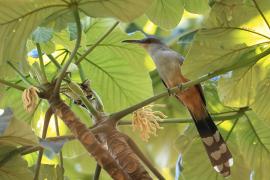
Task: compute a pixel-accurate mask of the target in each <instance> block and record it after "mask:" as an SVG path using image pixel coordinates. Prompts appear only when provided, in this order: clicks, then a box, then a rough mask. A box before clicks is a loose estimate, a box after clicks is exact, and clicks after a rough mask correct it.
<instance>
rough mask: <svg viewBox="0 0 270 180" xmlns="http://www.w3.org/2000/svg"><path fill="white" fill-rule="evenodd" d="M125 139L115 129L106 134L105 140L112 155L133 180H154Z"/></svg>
mask: <svg viewBox="0 0 270 180" xmlns="http://www.w3.org/2000/svg"><path fill="white" fill-rule="evenodd" d="M125 137H126V135H124V134H122V133H120V132H119V131H117V130H116V129H114V128H113V129H111V130H110V131H107V132H106V134H105V137H104V138H103V139H106V141H107V146H108V150H109V152H110V153H111V155H112V156H113V157H114V159H115V160H116V161H117V162H118V164H120V166H121V167H122V168H123V169H124V171H125V172H126V173H128V174H129V176H130V177H131V178H132V179H140V180H149V179H152V178H151V176H150V175H149V174H148V172H147V171H146V170H145V168H144V166H143V165H142V164H141V162H140V161H139V158H138V156H137V155H136V154H135V153H134V151H133V150H132V149H131V148H130V146H129V145H128V143H127V142H126V138H125Z"/></svg>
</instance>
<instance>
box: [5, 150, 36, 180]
mask: <svg viewBox="0 0 270 180" xmlns="http://www.w3.org/2000/svg"><path fill="white" fill-rule="evenodd" d="M14 149H15V148H14V147H11V146H7V145H1V147H0V158H1V159H3V158H5V157H6V156H7V155H8V154H9V153H10V152H11V151H13V150H14ZM0 179H1V180H21V179H33V174H32V172H31V171H30V170H29V169H28V168H27V163H26V161H25V160H23V159H22V157H21V156H20V155H14V156H13V157H12V158H11V159H10V160H9V161H7V162H5V163H4V164H3V165H2V166H0Z"/></svg>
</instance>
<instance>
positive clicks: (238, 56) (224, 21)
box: [183, 0, 270, 79]
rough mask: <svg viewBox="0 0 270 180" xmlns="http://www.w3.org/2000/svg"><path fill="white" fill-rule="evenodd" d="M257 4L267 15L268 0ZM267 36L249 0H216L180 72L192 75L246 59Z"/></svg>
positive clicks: (265, 45)
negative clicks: (220, 1) (221, 0)
mask: <svg viewBox="0 0 270 180" xmlns="http://www.w3.org/2000/svg"><path fill="white" fill-rule="evenodd" d="M259 5H260V7H262V8H263V9H262V10H263V13H264V14H265V15H266V16H269V12H270V11H269V7H270V4H269V1H267V0H262V1H260V3H259ZM231 6H233V8H230V7H231ZM246 12H249V13H246ZM269 37H270V31H269V29H268V27H267V24H266V23H265V21H264V20H263V18H262V17H261V16H260V13H259V10H258V9H257V8H256V7H255V5H254V3H253V2H252V1H251V0H248V1H242V0H236V1H235V0H226V1H223V2H222V3H218V2H217V3H215V5H214V6H213V7H212V10H211V13H210V15H209V17H208V18H207V19H206V20H205V22H204V26H203V29H201V30H200V31H199V32H198V33H197V34H196V36H195V39H194V42H193V45H192V47H191V50H190V51H189V53H188V55H187V58H186V61H185V62H184V66H183V73H184V74H185V75H186V76H187V77H188V78H191V79H194V78H197V77H199V76H202V75H204V74H207V73H209V72H213V71H217V70H220V69H223V68H226V67H231V66H233V65H235V64H239V63H241V64H243V65H244V64H245V62H246V61H245V60H246V59H248V58H250V57H252V56H254V54H257V53H260V52H261V51H263V50H264V48H266V47H268V46H267V44H269V39H270V38H269ZM258 47H261V48H262V49H261V50H260V48H258ZM256 49H257V51H256Z"/></svg>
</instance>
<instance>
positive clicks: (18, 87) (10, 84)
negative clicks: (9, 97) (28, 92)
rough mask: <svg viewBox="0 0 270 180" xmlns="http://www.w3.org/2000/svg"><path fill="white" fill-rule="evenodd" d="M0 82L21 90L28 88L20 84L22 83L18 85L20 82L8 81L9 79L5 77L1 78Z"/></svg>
mask: <svg viewBox="0 0 270 180" xmlns="http://www.w3.org/2000/svg"><path fill="white" fill-rule="evenodd" d="M0 84H3V85H6V86H8V87H12V88H14V89H17V90H19V91H24V90H25V89H26V88H25V87H23V86H20V85H18V84H13V83H11V82H8V81H6V80H4V79H0Z"/></svg>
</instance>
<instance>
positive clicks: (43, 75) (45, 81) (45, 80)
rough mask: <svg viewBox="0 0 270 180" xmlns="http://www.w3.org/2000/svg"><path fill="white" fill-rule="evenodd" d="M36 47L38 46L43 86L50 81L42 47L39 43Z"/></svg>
mask: <svg viewBox="0 0 270 180" xmlns="http://www.w3.org/2000/svg"><path fill="white" fill-rule="evenodd" d="M36 46H37V51H38V59H39V64H40V69H41V77H42V84H46V83H48V79H47V76H46V72H45V65H44V60H43V56H42V51H41V47H40V44H39V43H36Z"/></svg>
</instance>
